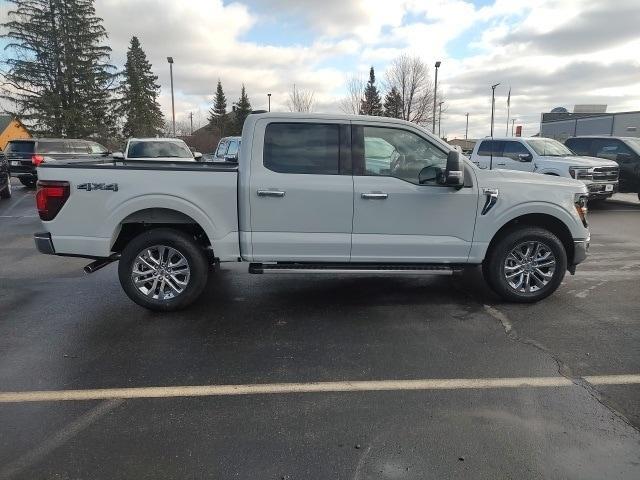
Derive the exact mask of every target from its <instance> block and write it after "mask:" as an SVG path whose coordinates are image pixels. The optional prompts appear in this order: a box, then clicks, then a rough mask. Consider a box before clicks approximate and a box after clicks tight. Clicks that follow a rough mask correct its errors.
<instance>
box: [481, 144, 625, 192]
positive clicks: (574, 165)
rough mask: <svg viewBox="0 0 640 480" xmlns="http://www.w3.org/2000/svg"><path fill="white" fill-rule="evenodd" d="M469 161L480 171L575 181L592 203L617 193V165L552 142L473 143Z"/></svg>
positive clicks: (618, 168)
mask: <svg viewBox="0 0 640 480" xmlns="http://www.w3.org/2000/svg"><path fill="white" fill-rule="evenodd" d="M470 158H471V161H472V162H473V163H474V164H476V165H477V166H478V167H480V168H482V169H487V168H488V169H494V168H495V169H504V170H520V171H523V172H534V173H541V174H543V175H553V176H559V177H567V178H575V179H576V180H580V181H582V182H583V183H584V184H585V185H586V186H587V190H588V192H589V198H590V199H591V200H604V199H606V198H609V197H611V196H612V195H613V194H614V193H615V192H617V191H618V174H619V170H620V167H619V166H618V164H617V163H616V162H614V161H612V160H605V159H601V158H593V157H583V156H579V155H576V154H575V153H573V152H572V151H571V150H569V149H568V148H567V147H566V146H565V145H563V144H562V143H560V142H558V141H557V140H554V139H552V138H541V137H531V138H523V137H503V138H498V137H494V138H485V139H482V140H479V141H478V142H476V145H475V147H474V149H473V152H471V157H470Z"/></svg>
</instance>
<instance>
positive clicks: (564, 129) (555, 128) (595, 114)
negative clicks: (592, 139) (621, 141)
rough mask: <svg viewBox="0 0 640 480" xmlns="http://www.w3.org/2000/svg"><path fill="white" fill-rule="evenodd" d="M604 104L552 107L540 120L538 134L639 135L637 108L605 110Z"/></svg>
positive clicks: (549, 136) (545, 135) (639, 124)
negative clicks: (569, 108)
mask: <svg viewBox="0 0 640 480" xmlns="http://www.w3.org/2000/svg"><path fill="white" fill-rule="evenodd" d="M606 109H607V106H606V105H576V106H575V108H574V110H573V112H568V111H567V110H566V109H565V108H562V107H559V108H554V109H553V110H552V111H551V112H549V113H543V114H542V115H541V119H540V136H541V137H547V138H555V139H556V140H560V141H564V140H566V139H567V138H569V137H575V136H578V135H610V136H613V137H640V111H635V112H618V113H606Z"/></svg>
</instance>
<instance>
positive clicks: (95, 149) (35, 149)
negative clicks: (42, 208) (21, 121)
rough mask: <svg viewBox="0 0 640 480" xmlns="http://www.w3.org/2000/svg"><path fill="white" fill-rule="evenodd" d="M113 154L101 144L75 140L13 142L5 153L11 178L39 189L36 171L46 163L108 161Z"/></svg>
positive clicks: (44, 139) (41, 139)
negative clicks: (106, 159) (107, 158)
mask: <svg viewBox="0 0 640 480" xmlns="http://www.w3.org/2000/svg"><path fill="white" fill-rule="evenodd" d="M110 153H111V152H109V150H107V149H106V148H105V147H103V146H102V145H100V144H99V143H96V142H93V141H90V140H77V139H71V138H31V139H28V140H11V141H9V143H8V144H7V148H6V149H5V154H6V156H7V160H9V166H10V168H11V175H12V176H13V177H18V179H19V180H20V182H22V184H23V185H24V186H25V187H30V188H33V187H35V185H36V181H37V180H38V176H37V173H36V167H37V166H38V165H39V164H41V163H43V162H48V163H52V162H60V161H61V160H64V161H65V162H85V161H87V160H88V159H95V160H104V159H105V157H107V156H108V155H110Z"/></svg>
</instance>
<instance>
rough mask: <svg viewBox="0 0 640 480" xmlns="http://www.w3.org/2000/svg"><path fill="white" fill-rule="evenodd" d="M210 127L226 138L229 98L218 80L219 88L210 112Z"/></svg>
mask: <svg viewBox="0 0 640 480" xmlns="http://www.w3.org/2000/svg"><path fill="white" fill-rule="evenodd" d="M207 120H208V121H209V126H210V127H211V128H213V129H214V130H215V132H216V133H217V134H218V135H219V136H220V137H224V135H225V130H226V128H227V123H228V118H227V97H226V96H225V94H224V90H222V83H221V82H220V79H218V86H217V87H216V95H215V97H214V98H213V107H212V108H211V110H209V118H208V119H207Z"/></svg>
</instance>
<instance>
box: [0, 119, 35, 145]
mask: <svg viewBox="0 0 640 480" xmlns="http://www.w3.org/2000/svg"><path fill="white" fill-rule="evenodd" d="M21 138H31V134H30V133H29V130H27V129H26V127H25V126H24V125H23V124H22V122H21V121H20V120H18V119H17V118H14V117H12V116H11V115H0V149H2V150H4V148H5V147H6V146H7V143H8V142H9V140H16V139H21Z"/></svg>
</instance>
